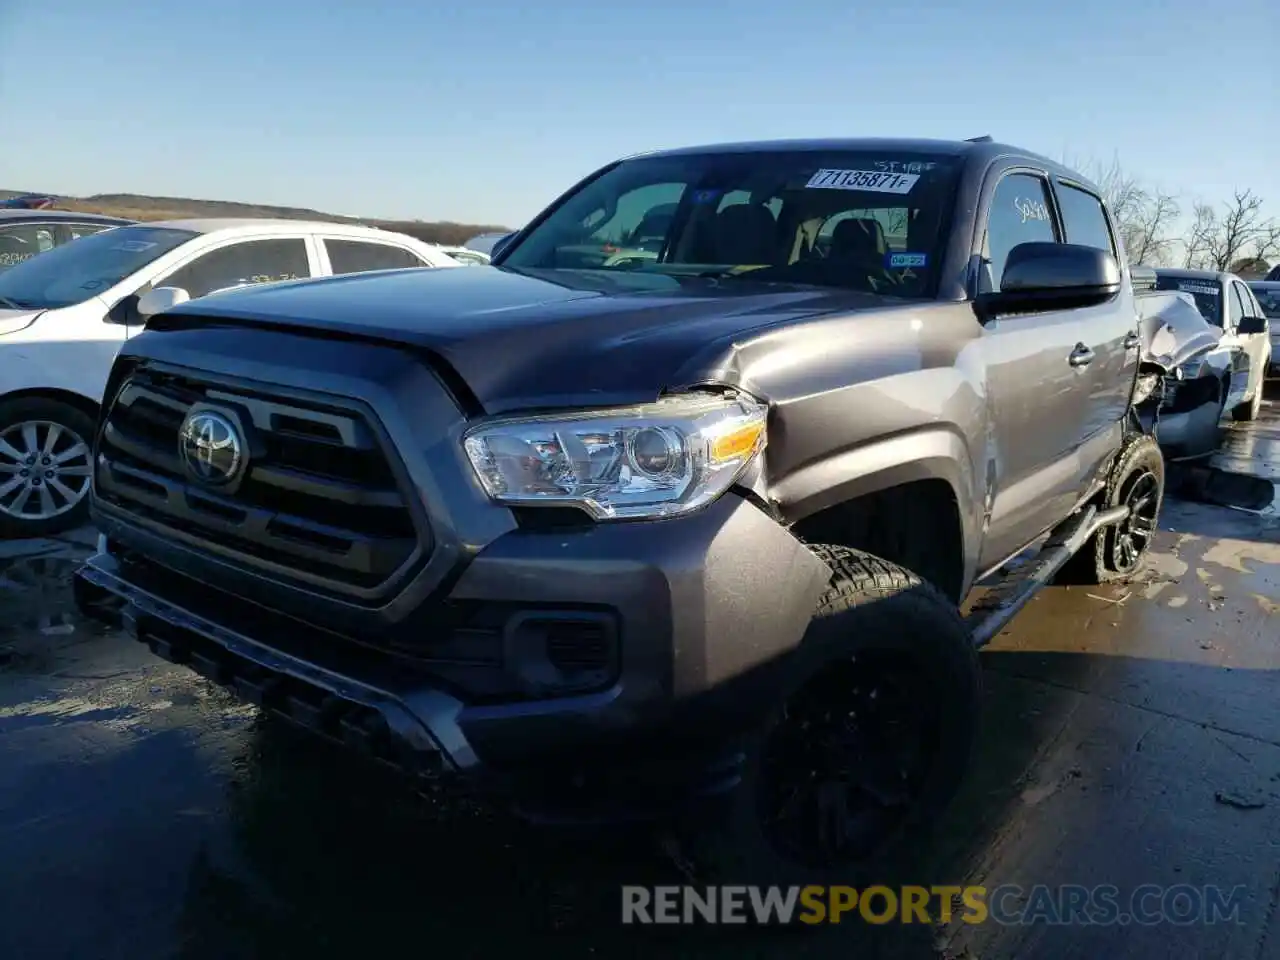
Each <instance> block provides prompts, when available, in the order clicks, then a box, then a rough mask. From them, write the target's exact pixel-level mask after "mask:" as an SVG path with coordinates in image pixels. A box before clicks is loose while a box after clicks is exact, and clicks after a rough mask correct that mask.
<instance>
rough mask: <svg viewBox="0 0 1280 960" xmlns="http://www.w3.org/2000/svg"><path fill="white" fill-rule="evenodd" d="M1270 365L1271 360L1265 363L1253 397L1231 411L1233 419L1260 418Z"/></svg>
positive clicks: (1237, 420) (1239, 421)
mask: <svg viewBox="0 0 1280 960" xmlns="http://www.w3.org/2000/svg"><path fill="white" fill-rule="evenodd" d="M1270 365H1271V361H1270V360H1267V362H1266V363H1264V364H1263V366H1262V374H1261V375H1260V376H1259V377H1258V385H1257V386H1256V387H1255V388H1254V390H1253V399H1252V400H1246V401H1245V402H1244V403H1242V404H1240V406H1238V407H1236V408H1235V409H1234V410H1232V411H1231V419H1232V420H1234V421H1236V423H1249V422H1251V421H1253V420H1257V419H1258V414H1260V413H1261V412H1262V393H1263V391H1264V390H1265V389H1266V387H1267V367H1269V366H1270Z"/></svg>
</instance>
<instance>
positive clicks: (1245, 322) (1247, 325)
mask: <svg viewBox="0 0 1280 960" xmlns="http://www.w3.org/2000/svg"><path fill="white" fill-rule="evenodd" d="M1236 332H1237V333H1241V334H1250V333H1266V332H1267V319H1266V317H1243V318H1242V319H1241V320H1240V325H1239V326H1238V327H1236Z"/></svg>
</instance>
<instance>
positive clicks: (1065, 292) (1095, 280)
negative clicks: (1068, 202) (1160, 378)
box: [975, 241, 1121, 319]
mask: <svg viewBox="0 0 1280 960" xmlns="http://www.w3.org/2000/svg"><path fill="white" fill-rule="evenodd" d="M1120 282H1121V273H1120V264H1118V263H1117V262H1116V258H1115V257H1113V256H1112V255H1111V254H1110V253H1108V252H1107V251H1105V250H1100V249H1098V248H1097V247H1088V246H1084V245H1083V244H1078V243H1046V242H1042V241H1036V242H1031V243H1020V244H1018V245H1017V246H1016V247H1014V248H1013V249H1012V250H1010V251H1009V257H1008V259H1007V260H1006V261H1005V265H1004V275H1003V276H1002V277H1001V278H1000V290H999V292H995V293H984V294H980V295H979V296H978V298H977V301H976V303H975V306H976V307H977V309H978V312H979V314H980V315H982V316H983V317H984V319H985V317H987V316H993V315H995V314H1000V313H1034V312H1037V311H1041V310H1070V309H1073V308H1076V307H1091V306H1095V305H1097V304H1100V303H1105V302H1106V301H1108V300H1110V299H1111V298H1112V297H1114V296H1115V295H1116V294H1118V293H1119V292H1120Z"/></svg>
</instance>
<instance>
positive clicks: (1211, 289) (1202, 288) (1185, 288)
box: [1178, 283, 1222, 297]
mask: <svg viewBox="0 0 1280 960" xmlns="http://www.w3.org/2000/svg"><path fill="white" fill-rule="evenodd" d="M1178 289H1179V290H1181V291H1182V292H1183V293H1201V294H1204V295H1205V296H1207V297H1218V296H1221V295H1222V291H1221V290H1220V289H1219V288H1218V287H1217V286H1216V285H1215V284H1212V283H1179V284H1178Z"/></svg>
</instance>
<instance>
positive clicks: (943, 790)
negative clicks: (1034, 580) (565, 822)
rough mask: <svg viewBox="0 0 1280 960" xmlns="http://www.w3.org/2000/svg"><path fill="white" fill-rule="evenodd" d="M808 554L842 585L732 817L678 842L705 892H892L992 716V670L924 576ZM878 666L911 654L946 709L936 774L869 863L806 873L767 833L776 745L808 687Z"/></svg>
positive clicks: (754, 739)
mask: <svg viewBox="0 0 1280 960" xmlns="http://www.w3.org/2000/svg"><path fill="white" fill-rule="evenodd" d="M809 549H810V550H812V551H813V552H814V553H815V554H816V555H817V556H818V557H819V558H821V559H822V560H823V561H824V562H825V563H826V564H827V565H828V566H829V567H830V568H831V578H830V581H829V583H828V586H827V589H826V591H825V593H824V594H823V595H822V597H821V599H820V601H819V603H818V606H817V610H816V611H815V613H814V617H813V620H812V621H811V623H810V626H809V629H808V630H807V631H806V633H805V636H804V639H803V641H802V643H801V644H800V646H799V647H798V648H797V649H796V651H795V652H794V654H793V655H792V660H791V662H790V663H789V665H788V666H787V667H786V669H785V674H786V676H785V680H784V682H783V683H782V684H780V689H779V694H778V698H777V701H776V703H775V705H774V707H773V708H772V709H771V710H770V711H769V713H768V715H767V717H766V718H765V719H764V721H763V722H762V723H761V724H759V725H758V726H757V727H756V729H754V730H753V731H751V732H750V733H749V734H748V735H746V736H745V737H744V738H743V741H742V744H741V747H742V749H743V753H744V755H745V757H746V760H745V765H744V770H743V779H742V782H741V784H740V785H739V787H738V788H737V789H736V790H735V791H733V793H732V794H731V795H730V796H729V797H727V798H724V801H723V806H720V807H717V808H716V809H715V810H713V811H704V813H703V815H702V816H701V817H699V818H696V819H689V820H686V821H685V822H683V823H682V824H681V825H680V827H679V829H678V831H677V834H676V839H677V841H678V843H679V847H680V851H681V853H682V855H683V857H684V858H685V865H686V869H688V870H691V871H692V872H693V873H694V874H695V875H696V876H697V878H698V882H706V883H748V884H796V883H798V884H806V883H824V882H830V883H856V882H858V878H874V879H875V882H886V879H885V878H886V877H887V876H888V872H887V871H888V870H889V865H890V864H892V863H899V862H901V861H902V859H903V857H904V855H905V853H906V850H907V848H908V847H913V846H914V844H916V843H919V842H921V838H922V837H923V835H924V832H925V828H926V827H928V826H930V825H931V824H932V823H933V822H934V821H935V820H936V819H937V817H938V815H939V814H940V813H941V811H942V810H943V809H944V808H945V807H946V806H947V805H948V803H949V802H950V801H951V799H952V797H953V796H954V794H955V793H956V791H957V789H958V788H959V786H960V784H961V782H962V780H963V777H964V775H965V772H966V770H967V768H968V764H969V757H970V754H971V751H972V747H973V743H974V739H975V736H976V733H977V728H978V721H979V715H980V712H981V702H980V701H981V670H980V668H979V666H978V658H977V653H976V651H975V649H974V646H973V644H972V641H971V639H970V635H969V631H968V630H967V629H966V628H965V626H964V623H963V621H962V620H961V618H960V614H959V611H958V610H957V609H956V606H955V604H954V603H953V602H952V601H951V600H949V599H948V598H947V597H946V596H945V595H943V594H942V593H941V592H940V591H939V590H937V589H936V588H934V587H933V586H931V585H930V584H928V583H926V582H924V581H923V580H921V579H920V578H919V577H918V576H916V575H915V574H914V573H912V572H910V571H908V570H905V569H903V568H901V567H899V566H896V565H895V564H892V563H888V562H886V561H884V560H881V559H879V558H878V557H874V556H871V555H870V554H866V553H863V552H861V551H858V550H852V549H849V548H847V547H842V546H829V545H810V547H809ZM876 655H885V656H894V657H898V656H900V655H901V657H902V662H903V663H904V664H909V670H911V671H914V670H915V669H916V667H917V666H918V668H919V676H920V677H921V679H922V680H924V681H925V683H926V685H927V688H928V689H929V690H930V694H931V696H932V697H933V698H935V701H934V702H935V703H936V706H937V710H936V712H935V715H936V716H937V717H938V718H939V721H940V722H939V723H937V725H936V729H933V726H932V724H931V725H930V731H931V735H932V736H933V737H934V738H935V740H934V742H935V744H936V749H935V750H934V751H933V753H932V760H931V763H930V764H929V766H928V774H927V776H926V777H925V778H924V779H923V786H922V788H921V789H920V790H919V791H918V793H917V794H916V795H915V797H914V800H913V802H912V803H911V804H910V806H909V807H908V808H907V811H906V814H905V815H904V816H903V817H902V818H901V820H900V821H899V822H898V823H897V825H896V827H895V828H894V829H893V830H892V831H890V832H888V833H886V834H885V835H883V838H882V839H881V840H880V841H879V842H878V844H877V845H876V847H875V849H874V850H871V851H869V854H868V855H867V856H864V857H860V858H859V859H857V860H856V861H854V862H844V863H833V864H830V865H825V866H819V867H815V866H814V865H812V864H805V863H803V862H799V861H798V860H797V859H795V858H793V857H791V856H789V855H788V854H787V853H784V852H782V851H781V850H780V849H779V846H778V845H777V844H775V843H773V842H772V841H771V840H770V838H769V837H768V836H766V833H765V831H764V829H762V826H761V819H760V814H761V807H760V800H759V798H760V796H761V790H762V783H761V780H762V776H763V774H762V758H763V757H764V755H765V748H766V745H767V744H768V743H769V738H770V734H771V733H772V732H774V731H775V729H776V728H777V727H778V726H779V724H780V722H781V721H782V720H783V719H784V717H785V715H786V712H787V707H788V704H789V703H794V702H795V701H793V700H792V697H793V696H794V695H795V694H796V692H797V691H799V690H800V689H801V688H802V687H804V686H805V684H806V682H807V681H810V680H812V679H813V678H815V677H819V676H822V675H824V673H825V672H826V671H828V670H832V669H836V668H838V667H840V666H844V665H847V664H848V663H849V662H850V661H856V660H857V659H858V658H859V657H863V658H868V657H874V656H876ZM806 689H810V688H807V687H806ZM923 706H924V705H923V704H922V705H921V708H922V709H923ZM793 709H794V707H793ZM877 836H878V835H877Z"/></svg>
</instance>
